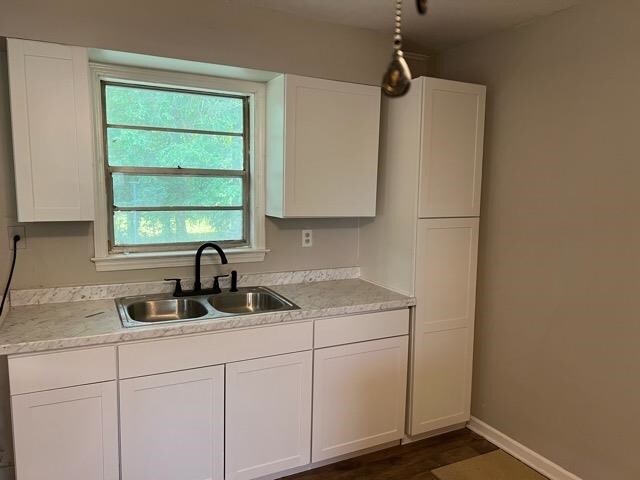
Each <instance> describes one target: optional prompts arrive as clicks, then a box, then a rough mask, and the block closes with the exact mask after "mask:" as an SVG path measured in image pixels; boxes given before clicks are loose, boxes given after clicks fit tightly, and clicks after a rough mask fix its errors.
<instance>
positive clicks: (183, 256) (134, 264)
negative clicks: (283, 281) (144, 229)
mask: <svg viewBox="0 0 640 480" xmlns="http://www.w3.org/2000/svg"><path fill="white" fill-rule="evenodd" d="M268 251H269V250H267V249H258V248H255V249H249V248H230V249H228V250H225V254H226V255H227V260H229V263H230V264H233V263H250V262H262V261H263V260H264V257H265V255H266V253H267V252H268ZM194 259H195V250H193V251H191V250H185V251H176V252H148V253H118V254H113V255H109V256H107V257H96V258H92V259H91V261H92V262H93V263H95V264H96V270H97V271H98V272H111V271H116V270H142V269H146V268H163V267H187V266H193V265H194V263H195V260H194ZM219 263H220V257H219V256H218V254H217V253H215V252H213V251H209V250H206V251H205V252H204V254H203V255H202V265H213V264H219Z"/></svg>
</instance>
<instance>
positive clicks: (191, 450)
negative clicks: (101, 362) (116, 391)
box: [120, 366, 224, 480]
mask: <svg viewBox="0 0 640 480" xmlns="http://www.w3.org/2000/svg"><path fill="white" fill-rule="evenodd" d="M120 445H121V462H122V480H149V479H153V480H178V479H179V480H221V479H222V478H223V468H224V465H223V457H224V366H215V367H205V368H196V369H192V370H184V371H179V372H172V373H163V374H158V375H150V376H146V377H138V378H130V379H126V380H121V381H120Z"/></svg>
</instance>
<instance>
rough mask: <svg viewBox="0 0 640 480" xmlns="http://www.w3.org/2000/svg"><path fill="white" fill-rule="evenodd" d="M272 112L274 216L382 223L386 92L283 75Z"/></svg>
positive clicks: (272, 95) (273, 87)
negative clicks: (379, 201)
mask: <svg viewBox="0 0 640 480" xmlns="http://www.w3.org/2000/svg"><path fill="white" fill-rule="evenodd" d="M267 110H268V115H267V215H270V216H274V217H280V218H295V217H300V218H308V217H374V216H375V214H376V186H377V173H378V143H379V125H380V88H379V87H373V86H369V85H357V84H351V83H344V82H336V81H331V80H321V79H316V78H307V77H300V76H296V75H281V76H279V77H277V78H275V79H273V80H272V81H270V82H269V85H268V87H267Z"/></svg>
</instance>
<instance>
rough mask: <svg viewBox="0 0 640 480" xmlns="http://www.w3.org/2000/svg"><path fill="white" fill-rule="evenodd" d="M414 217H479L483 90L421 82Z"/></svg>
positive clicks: (441, 83)
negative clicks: (418, 180) (416, 214)
mask: <svg viewBox="0 0 640 480" xmlns="http://www.w3.org/2000/svg"><path fill="white" fill-rule="evenodd" d="M423 89H424V91H423V105H424V107H423V119H422V126H423V132H422V162H421V164H422V167H421V174H420V177H421V185H420V206H419V216H420V217H421V218H434V217H477V216H479V215H480V187H481V179H482V149H483V143H484V140H483V139H484V111H485V97H486V87H484V86H482V85H473V84H468V83H460V82H452V81H449V80H440V79H436V78H425V79H424V83H423Z"/></svg>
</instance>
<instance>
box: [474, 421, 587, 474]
mask: <svg viewBox="0 0 640 480" xmlns="http://www.w3.org/2000/svg"><path fill="white" fill-rule="evenodd" d="M467 427H468V428H469V430H472V431H474V432H476V433H477V434H478V435H480V436H481V437H484V438H486V439H487V440H489V441H490V442H491V443H493V444H494V445H495V446H497V447H500V448H501V449H502V450H504V451H505V452H507V453H508V454H510V455H512V456H514V457H516V458H517V459H518V460H520V461H521V462H522V463H524V464H526V465H529V466H530V467H531V468H533V469H534V470H536V471H537V472H540V473H541V474H542V475H544V476H545V477H548V478H550V479H551V480H582V479H581V478H580V477H578V476H577V475H574V474H573V473H571V472H568V471H567V470H565V469H564V468H562V467H561V466H560V465H557V464H555V463H553V462H552V461H551V460H549V459H547V458H545V457H543V456H542V455H540V454H539V453H536V452H534V451H533V450H531V449H530V448H527V447H525V446H524V445H522V444H521V443H520V442H517V441H516V440H514V439H513V438H511V437H508V436H507V435H505V434H504V433H502V432H500V431H498V430H496V429H495V428H493V427H492V426H490V425H487V424H486V423H484V422H483V421H482V420H478V419H477V418H475V417H471V420H469V423H468V424H467Z"/></svg>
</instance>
